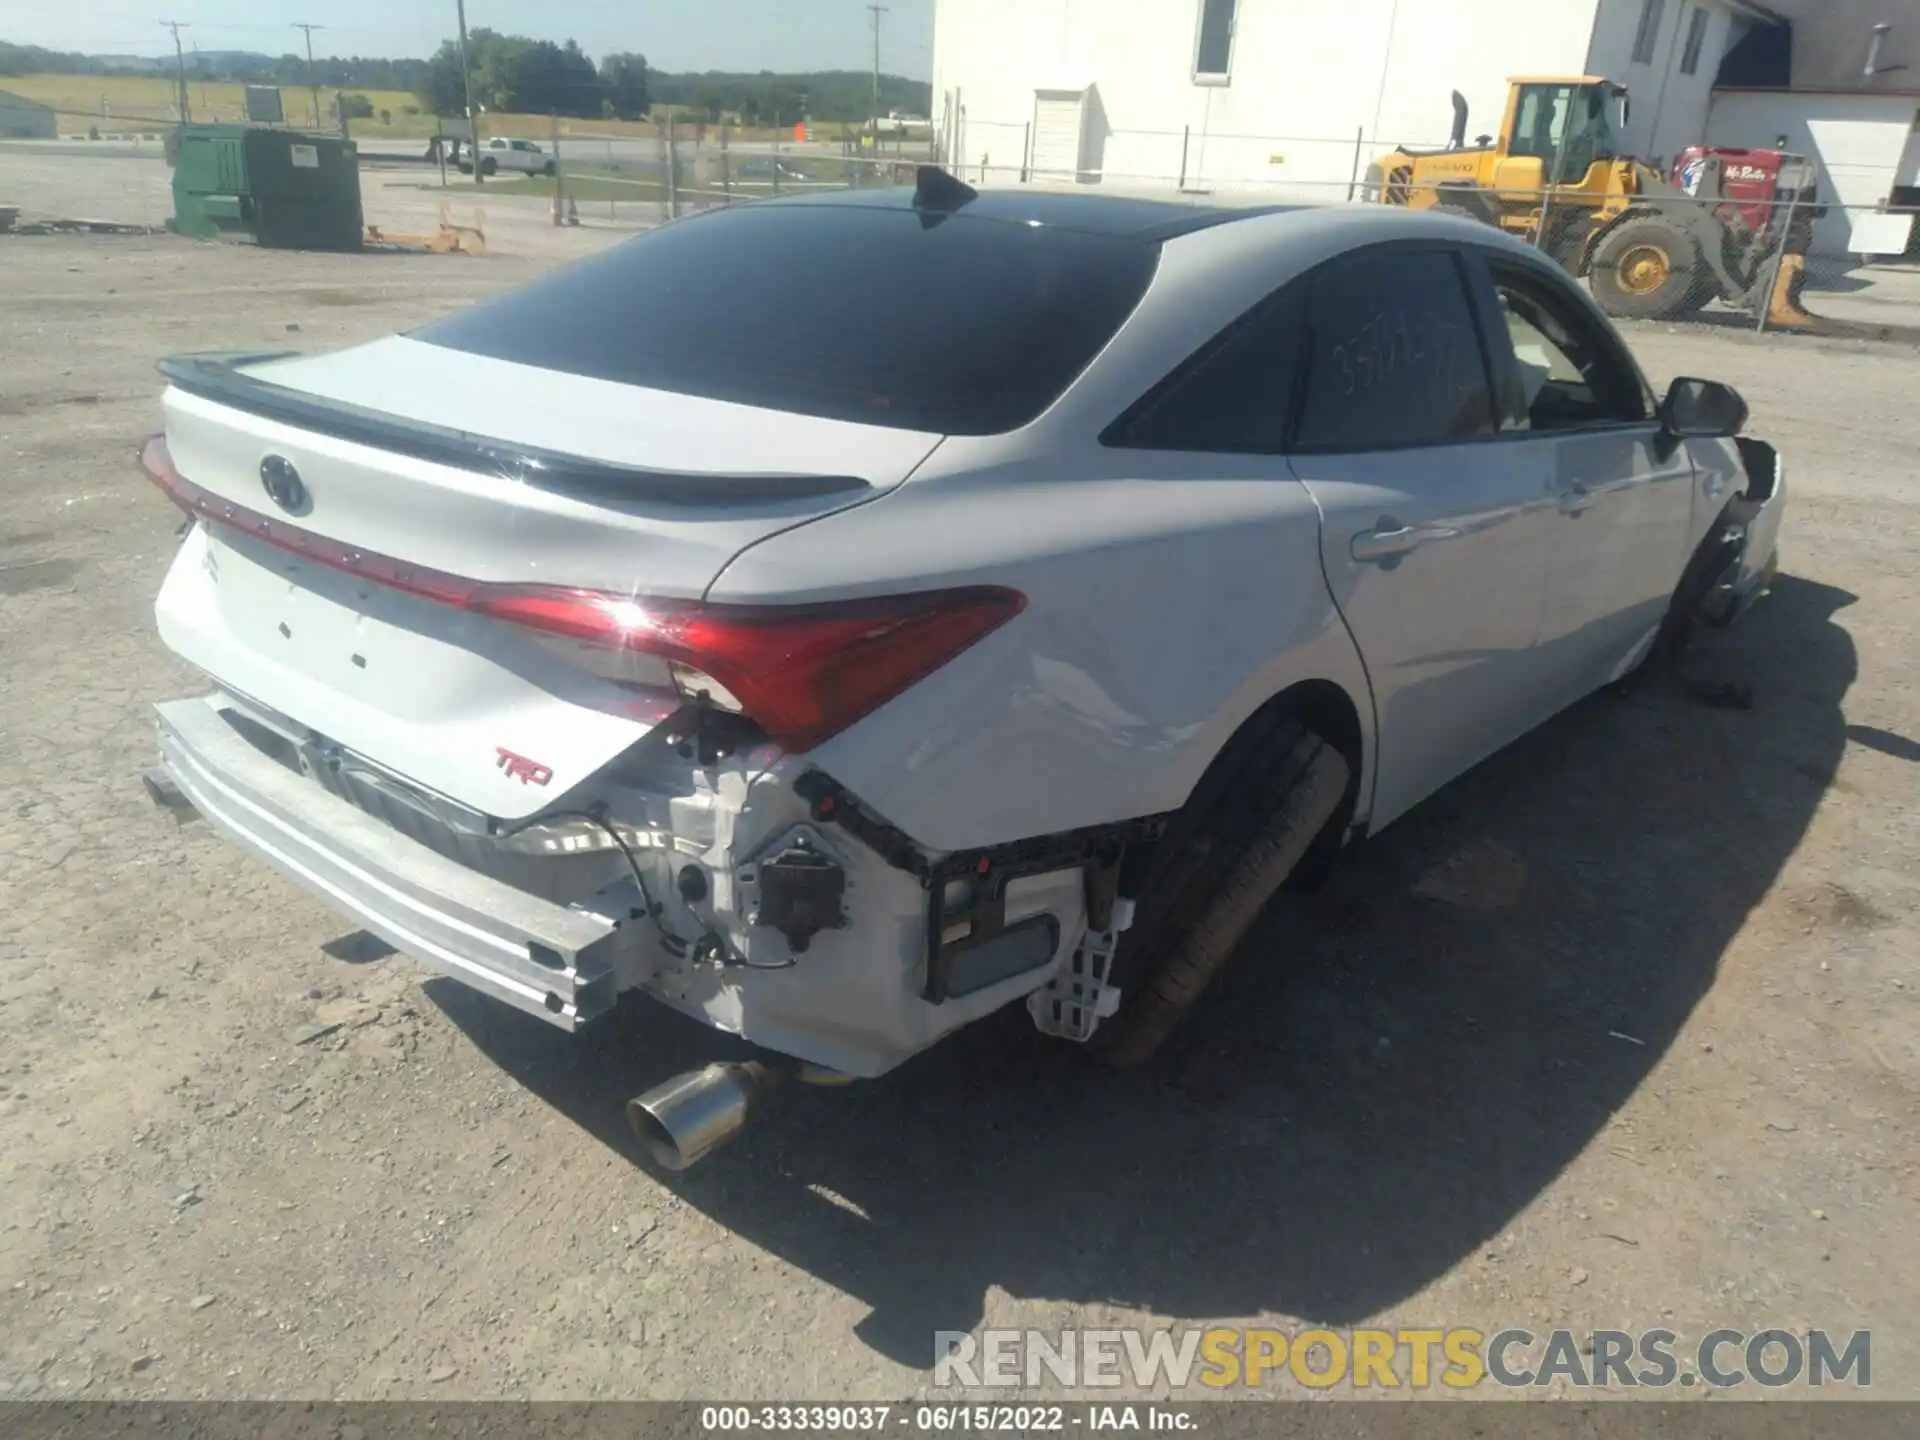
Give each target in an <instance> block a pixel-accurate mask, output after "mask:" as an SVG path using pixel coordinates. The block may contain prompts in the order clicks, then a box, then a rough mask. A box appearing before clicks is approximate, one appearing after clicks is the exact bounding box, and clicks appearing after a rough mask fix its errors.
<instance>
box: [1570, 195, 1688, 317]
mask: <svg viewBox="0 0 1920 1440" xmlns="http://www.w3.org/2000/svg"><path fill="white" fill-rule="evenodd" d="M1588 283H1589V284H1590V285H1592V287H1593V298H1594V299H1595V300H1596V301H1598V302H1599V305H1600V308H1601V309H1602V310H1604V311H1606V312H1607V313H1608V314H1609V315H1616V316H1620V317H1622V318H1625V319H1635V320H1660V319H1667V318H1669V317H1672V316H1677V315H1687V314H1691V313H1692V312H1693V311H1695V310H1698V309H1699V308H1700V307H1701V306H1702V305H1705V304H1706V303H1707V301H1709V300H1711V299H1712V298H1713V292H1714V282H1713V279H1712V276H1711V275H1710V274H1709V273H1708V272H1707V268H1706V266H1705V265H1704V264H1703V263H1702V260H1701V256H1700V252H1699V247H1698V246H1697V245H1695V244H1694V241H1693V237H1692V236H1690V235H1688V234H1687V233H1686V231H1684V230H1682V229H1681V228H1680V227H1679V226H1677V225H1675V224H1673V223H1672V222H1671V221H1668V220H1663V219H1661V218H1660V217H1659V216H1657V215H1648V216H1643V217H1641V218H1639V219H1635V220H1627V221H1624V222H1622V223H1621V224H1620V225H1619V226H1618V227H1616V228H1615V229H1614V230H1613V231H1612V233H1610V234H1609V235H1608V236H1607V237H1606V238H1605V239H1603V240H1602V241H1601V242H1600V248H1599V249H1597V250H1596V251H1594V255H1593V267H1592V272H1591V274H1590V275H1589V276H1588Z"/></svg>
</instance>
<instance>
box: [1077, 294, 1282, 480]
mask: <svg viewBox="0 0 1920 1440" xmlns="http://www.w3.org/2000/svg"><path fill="white" fill-rule="evenodd" d="M1302 302H1303V295H1302V287H1300V286H1298V285H1293V286H1289V287H1288V288H1287V289H1286V290H1283V291H1282V292H1280V293H1279V294H1278V295H1275V296H1272V297H1270V298H1269V299H1267V300H1266V301H1264V302H1263V303H1261V304H1260V305H1258V306H1256V307H1255V308H1254V309H1253V310H1251V311H1249V312H1248V313H1247V314H1246V315H1244V316H1242V317H1241V319H1240V320H1239V321H1238V322H1237V323H1236V324H1235V325H1234V326H1233V327H1232V328H1231V329H1229V330H1228V331H1227V332H1226V333H1225V334H1224V335H1222V336H1220V337H1219V338H1218V339H1216V340H1215V341H1213V342H1212V343H1210V344H1209V345H1208V346H1207V347H1206V348H1205V349H1203V350H1202V351H1201V352H1200V353H1199V354H1197V355H1195V356H1194V357H1193V358H1192V359H1191V360H1189V361H1188V362H1187V363H1186V364H1184V365H1182V366H1181V367H1180V368H1179V369H1177V370H1175V371H1174V372H1173V374H1171V375H1169V376H1168V377H1167V378H1166V379H1165V380H1164V381H1162V382H1161V383H1160V384H1159V385H1158V386H1156V387H1155V388H1154V389H1153V390H1152V391H1151V392H1150V393H1149V394H1148V395H1147V396H1146V397H1145V398H1144V399H1143V400H1141V402H1140V403H1139V404H1138V405H1136V406H1134V408H1133V409H1132V410H1131V411H1129V412H1128V413H1127V414H1126V415H1124V416H1122V417H1121V419H1120V420H1119V422H1118V423H1117V424H1115V425H1114V426H1113V427H1112V428H1111V429H1110V430H1109V431H1108V432H1107V434H1105V435H1103V436H1102V437H1101V439H1102V441H1103V442H1104V443H1106V444H1109V445H1120V446H1125V447H1128V448H1130V449H1136V450H1211V451H1224V452H1227V453H1230V454H1243V455H1278V454H1282V453H1284V452H1285V449H1286V434H1287V421H1288V419H1289V418H1290V416H1291V413H1292V409H1293V396H1294V387H1295V384H1296V382H1297V381H1298V379H1299V376H1300V361H1301V354H1302V342H1303V341H1304V339H1305V338H1306V337H1305V333H1304V331H1303V330H1302V328H1301V324H1300V315H1301V307H1302Z"/></svg>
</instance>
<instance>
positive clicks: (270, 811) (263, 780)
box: [154, 699, 651, 1030]
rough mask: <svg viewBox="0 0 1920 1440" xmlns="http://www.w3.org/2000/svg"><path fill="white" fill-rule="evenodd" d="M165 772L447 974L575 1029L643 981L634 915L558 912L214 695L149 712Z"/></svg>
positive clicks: (228, 827) (288, 869)
mask: <svg viewBox="0 0 1920 1440" xmlns="http://www.w3.org/2000/svg"><path fill="white" fill-rule="evenodd" d="M154 712H155V715H156V716H157V718H158V720H159V727H160V753H161V768H162V769H163V770H164V772H165V775H166V778H167V779H169V780H171V782H172V783H173V785H174V786H176V787H177V788H178V790H179V793H180V794H181V795H182V796H183V797H184V798H185V799H186V800H187V801H188V802H189V803H190V804H191V805H192V806H193V808H194V809H195V810H197V811H199V812H200V814H201V815H203V816H204V817H205V818H206V819H207V820H208V821H210V822H211V823H212V824H213V825H214V826H215V827H216V828H218V829H220V830H221V831H223V832H225V833H226V835H227V836H229V837H230V838H231V839H233V840H234V841H236V842H237V843H239V844H240V845H242V846H244V847H245V848H246V849H248V850H250V851H252V852H253V853H254V854H256V855H258V856H260V857H261V858H262V859H263V860H266V861H267V862H268V863H269V864H271V865H273V866H274V867H275V868H276V869H278V870H279V871H280V872H281V873H282V874H284V875H286V876H287V877H288V878H290V879H292V880H294V881H295V882H297V883H298V884H300V885H302V886H304V887H305V888H306V889H308V890H311V891H313V892H314V893H315V894H316V895H318V896H320V897H321V898H322V899H324V900H327V901H328V902H329V903H331V904H332V905H333V906H334V907H335V908H336V909H338V910H340V911H342V912H343V913H345V914H347V915H350V916H351V917H353V918H354V919H355V920H356V921H358V922H359V923H360V924H361V925H363V926H365V927H366V928H367V929H368V930H370V931H372V932H373V933H374V934H376V935H379V936H380V937H382V938H383V939H385V940H386V941H388V943H390V944H392V945H394V946H396V947H397V948H399V949H401V950H404V951H405V952H406V953H408V954H409V955H413V956H415V957H417V958H418V959H420V960H423V961H425V962H426V963H427V964H429V965H432V966H434V967H435V968H436V969H438V970H440V971H442V972H443V973H445V974H446V975H448V976H450V977H451V978H453V979H455V980H458V981H460V982H461V983H462V984H464V985H468V986H471V987H472V988H473V989H475V990H479V991H481V992H482V993H484V994H487V995H491V996H493V997H494V998H495V999H497V1000H504V1001H505V1002H506V1003H507V1004H509V1005H512V1006H515V1007H517V1008H518V1009H521V1010H525V1011H528V1012H529V1013H531V1014H534V1015H538V1016H540V1017H541V1018H542V1019H544V1020H547V1021H549V1022H551V1023H552V1024H555V1025H558V1026H560V1027H561V1028H562V1029H564V1030H572V1029H574V1028H576V1027H577V1026H579V1025H580V1024H582V1023H584V1022H585V1021H587V1020H590V1019H592V1018H593V1017H594V1016H595V1015H597V1014H600V1013H601V1012H602V1011H604V1010H607V1009H608V1008H610V1007H611V1006H612V1005H613V1003H614V1001H615V999H616V998H617V996H618V994H619V991H620V990H622V989H625V988H627V987H629V986H632V985H636V984H640V983H642V982H643V981H644V979H645V978H646V973H647V971H648V970H649V969H650V964H649V961H648V959H647V952H648V950H649V949H650V948H651V947H650V946H648V945H646V944H645V943H644V937H643V936H641V935H640V934H638V933H636V932H635V931H634V929H633V927H632V921H631V919H630V911H629V908H628V907H625V906H622V905H621V904H620V903H619V900H618V897H615V896H612V895H608V896H607V899H608V902H609V903H608V904H607V905H606V907H605V909H606V913H599V910H600V907H598V906H597V905H596V906H595V907H593V908H587V907H583V906H579V905H575V906H561V905H556V904H553V903H551V902H549V901H546V900H542V899H539V898H538V897H536V896H533V895H529V894H527V893H526V892H524V891H521V890H516V889H514V888H513V887H512V886H510V885H505V884H502V883H501V882H499V881H497V880H494V879H491V878H489V877H488V876H485V875H482V874H479V873H478V872H476V871H474V870H470V869H468V868H467V867H465V866H463V865H461V864H459V863H457V862H456V861H453V860H450V859H448V858H446V857H445V856H443V855H440V854H439V853H437V852H436V851H433V850H430V849H428V848H427V847H426V846H424V845H421V844H420V843H418V842H417V841H414V840H411V839H408V838H407V837H406V836H404V835H401V834H399V833H397V832H396V831H394V830H393V829H392V828H390V827H389V826H387V825H384V824H382V823H381V822H380V821H379V820H377V819H375V818H374V817H372V816H370V815H367V814H365V813H363V812H361V811H359V810H357V809H355V808H354V807H353V806H351V805H349V804H347V803H346V802H345V801H343V800H340V799H337V798H335V797H334V796H332V795H330V794H328V793H327V792H326V791H325V790H323V789H321V788H320V787H319V786H318V785H315V784H313V783H312V782H311V781H309V780H308V779H307V778H306V777H304V776H301V775H297V774H295V773H293V772H291V771H289V770H288V769H286V768H285V767H284V766H282V765H279V764H277V763H276V762H275V761H274V760H272V759H271V758H269V757H268V756H266V755H264V754H262V753H261V752H260V751H258V750H256V749H255V748H254V747H253V746H252V745H250V744H248V743H247V741H246V740H244V739H243V738H242V737H241V736H240V735H238V734H237V733H235V731H234V730H233V728H232V727H231V726H230V725H229V724H228V723H227V722H226V720H224V719H223V718H222V717H221V715H220V713H219V711H218V710H217V709H215V708H214V705H213V704H211V703H210V702H209V701H208V700H205V699H198V700H176V701H172V702H169V703H167V704H162V705H157V706H155V707H154Z"/></svg>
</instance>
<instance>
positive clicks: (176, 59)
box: [160, 20, 193, 125]
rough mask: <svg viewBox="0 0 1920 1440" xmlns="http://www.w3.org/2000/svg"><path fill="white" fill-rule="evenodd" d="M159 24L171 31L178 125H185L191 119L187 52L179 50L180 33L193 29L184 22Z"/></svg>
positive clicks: (171, 21) (168, 21)
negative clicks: (177, 103)
mask: <svg viewBox="0 0 1920 1440" xmlns="http://www.w3.org/2000/svg"><path fill="white" fill-rule="evenodd" d="M160 24H161V25H162V26H163V27H164V28H166V29H168V30H171V31H173V64H174V76H175V78H176V79H177V80H178V81H179V84H180V123H181V124H182V125H185V124H186V123H187V122H188V120H189V119H190V118H191V117H190V116H189V115H188V114H187V52H186V51H185V50H183V49H181V48H180V32H181V31H182V30H191V29H192V28H193V27H192V26H191V25H189V24H187V22H186V21H184V20H162V21H161V22H160Z"/></svg>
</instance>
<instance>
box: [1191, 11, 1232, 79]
mask: <svg viewBox="0 0 1920 1440" xmlns="http://www.w3.org/2000/svg"><path fill="white" fill-rule="evenodd" d="M1238 9H1239V0H1200V37H1199V39H1198V41H1197V42H1196V43H1195V45H1194V53H1193V78H1194V79H1196V80H1211V81H1215V82H1219V81H1224V80H1225V79H1226V78H1227V76H1228V75H1230V74H1231V73H1232V68H1233V24H1234V19H1235V12H1236V11H1237V10H1238Z"/></svg>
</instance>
